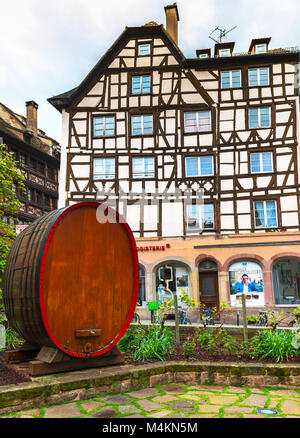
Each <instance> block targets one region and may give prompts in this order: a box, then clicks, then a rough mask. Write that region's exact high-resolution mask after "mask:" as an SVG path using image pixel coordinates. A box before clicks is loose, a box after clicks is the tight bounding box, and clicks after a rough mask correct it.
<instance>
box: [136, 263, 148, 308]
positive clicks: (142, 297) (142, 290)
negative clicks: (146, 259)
mask: <svg viewBox="0 0 300 438" xmlns="http://www.w3.org/2000/svg"><path fill="white" fill-rule="evenodd" d="M139 278H140V281H139V294H138V300H137V302H138V304H139V305H140V306H143V307H145V306H146V284H145V269H144V268H143V267H142V266H140V267H139Z"/></svg>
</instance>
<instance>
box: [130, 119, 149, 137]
mask: <svg viewBox="0 0 300 438" xmlns="http://www.w3.org/2000/svg"><path fill="white" fill-rule="evenodd" d="M149 116H151V118H152V131H151V133H146V134H145V133H144V131H145V123H144V117H149ZM134 117H136V118H137V117H139V118H140V119H141V133H138V134H134V133H133V119H134ZM144 135H153V114H132V116H131V136H132V137H141V136H144Z"/></svg>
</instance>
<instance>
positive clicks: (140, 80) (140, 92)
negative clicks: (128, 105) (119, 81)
mask: <svg viewBox="0 0 300 438" xmlns="http://www.w3.org/2000/svg"><path fill="white" fill-rule="evenodd" d="M145 77H148V78H149V79H150V85H149V91H146V92H144V91H143V78H145ZM134 78H139V82H140V88H139V92H138V93H134V91H133V79H134ZM150 93H151V75H150V74H146V75H133V76H131V94H132V96H141V95H148V94H150Z"/></svg>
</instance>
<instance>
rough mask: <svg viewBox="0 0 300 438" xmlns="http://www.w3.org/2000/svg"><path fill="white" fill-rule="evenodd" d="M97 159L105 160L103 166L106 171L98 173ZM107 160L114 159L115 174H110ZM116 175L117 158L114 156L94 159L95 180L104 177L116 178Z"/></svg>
mask: <svg viewBox="0 0 300 438" xmlns="http://www.w3.org/2000/svg"><path fill="white" fill-rule="evenodd" d="M97 160H99V161H100V160H103V162H104V165H103V167H104V173H103V174H97V173H96V171H95V170H96V161H97ZM107 160H113V161H114V173H113V174H109V173H107V171H106V164H107ZM115 177H116V160H115V158H114V157H103V158H102V157H96V158H94V161H93V179H94V181H98V180H102V179H115Z"/></svg>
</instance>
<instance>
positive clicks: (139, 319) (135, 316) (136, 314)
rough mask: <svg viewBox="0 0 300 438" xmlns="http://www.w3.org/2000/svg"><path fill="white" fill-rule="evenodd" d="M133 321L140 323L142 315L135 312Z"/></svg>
mask: <svg viewBox="0 0 300 438" xmlns="http://www.w3.org/2000/svg"><path fill="white" fill-rule="evenodd" d="M131 322H132V323H137V324H140V322H141V318H140V315H139V314H138V313H134V314H133V317H132V320H131Z"/></svg>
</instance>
